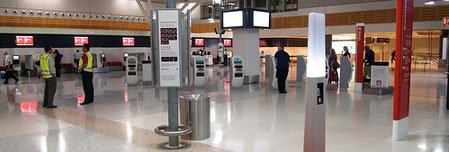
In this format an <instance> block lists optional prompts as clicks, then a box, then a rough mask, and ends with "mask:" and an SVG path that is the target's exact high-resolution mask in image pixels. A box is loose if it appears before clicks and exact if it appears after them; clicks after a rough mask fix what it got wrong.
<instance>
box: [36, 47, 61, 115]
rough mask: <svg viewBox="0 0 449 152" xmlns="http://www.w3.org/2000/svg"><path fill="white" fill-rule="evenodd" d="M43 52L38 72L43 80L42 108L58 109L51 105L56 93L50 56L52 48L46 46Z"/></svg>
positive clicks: (54, 75) (53, 64) (53, 62)
mask: <svg viewBox="0 0 449 152" xmlns="http://www.w3.org/2000/svg"><path fill="white" fill-rule="evenodd" d="M44 50H45V53H44V54H42V55H41V58H40V70H41V71H40V72H41V74H42V77H43V78H44V80H45V91H44V102H43V104H42V107H45V108H49V109H52V108H56V107H58V106H55V105H53V99H54V97H55V93H56V69H55V61H54V60H53V57H52V56H51V54H52V53H53V48H52V47H51V46H46V47H45V48H44Z"/></svg>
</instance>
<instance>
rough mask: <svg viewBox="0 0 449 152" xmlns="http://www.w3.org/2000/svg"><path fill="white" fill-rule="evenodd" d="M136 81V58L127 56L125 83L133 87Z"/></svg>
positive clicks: (137, 78)
mask: <svg viewBox="0 0 449 152" xmlns="http://www.w3.org/2000/svg"><path fill="white" fill-rule="evenodd" d="M138 80H139V77H138V76H137V58H136V57H135V56H129V57H127V58H126V82H127V83H128V84H131V85H135V84H137V81H138Z"/></svg>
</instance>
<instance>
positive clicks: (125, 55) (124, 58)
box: [123, 53, 129, 70]
mask: <svg viewBox="0 0 449 152" xmlns="http://www.w3.org/2000/svg"><path fill="white" fill-rule="evenodd" d="M128 56H129V54H128V53H123V61H124V62H126V59H127V58H128ZM125 65H126V63H125ZM123 70H126V66H124V67H123Z"/></svg>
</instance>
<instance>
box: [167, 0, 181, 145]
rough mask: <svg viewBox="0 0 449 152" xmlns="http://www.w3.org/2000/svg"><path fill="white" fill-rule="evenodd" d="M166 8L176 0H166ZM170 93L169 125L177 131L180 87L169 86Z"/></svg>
mask: <svg viewBox="0 0 449 152" xmlns="http://www.w3.org/2000/svg"><path fill="white" fill-rule="evenodd" d="M165 7H166V8H176V0H165ZM167 95H168V126H169V129H170V131H177V130H178V127H179V124H178V123H179V120H178V88H176V87H169V88H167ZM168 144H169V146H173V147H175V146H178V145H179V137H169V139H168Z"/></svg>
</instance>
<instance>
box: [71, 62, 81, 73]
mask: <svg viewBox="0 0 449 152" xmlns="http://www.w3.org/2000/svg"><path fill="white" fill-rule="evenodd" d="M73 61H74V62H75V67H76V69H75V73H78V69H79V65H78V64H79V63H80V60H77V59H74V60H73Z"/></svg>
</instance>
